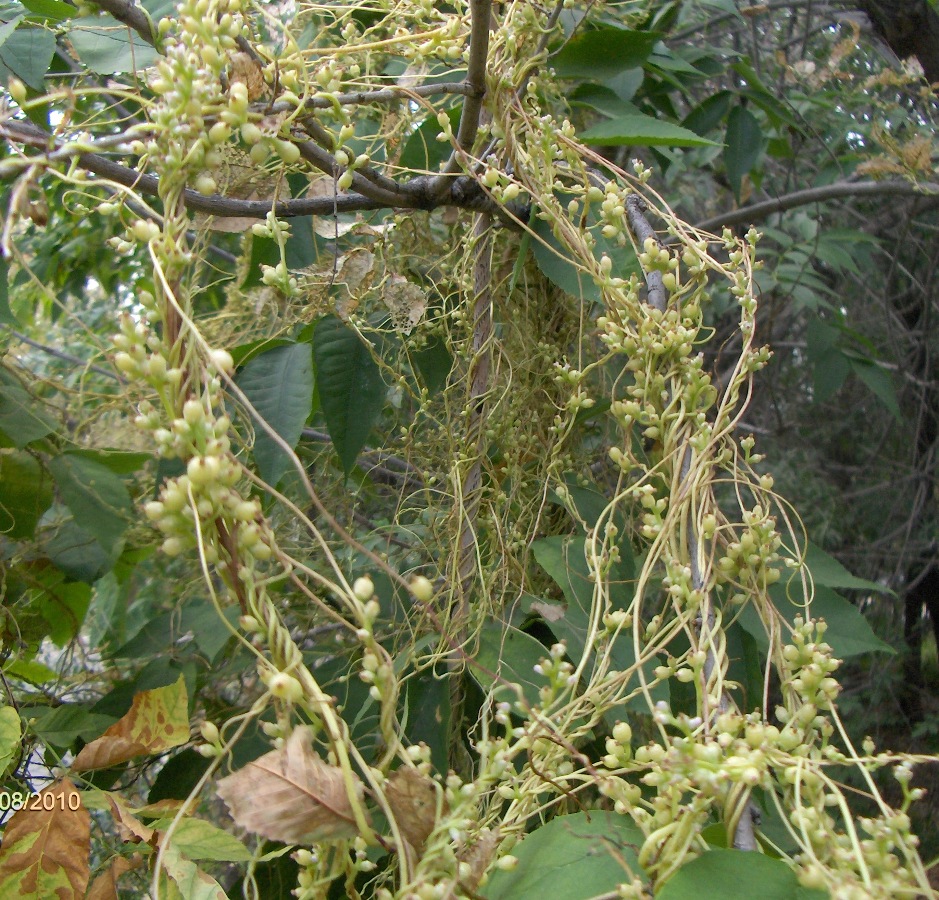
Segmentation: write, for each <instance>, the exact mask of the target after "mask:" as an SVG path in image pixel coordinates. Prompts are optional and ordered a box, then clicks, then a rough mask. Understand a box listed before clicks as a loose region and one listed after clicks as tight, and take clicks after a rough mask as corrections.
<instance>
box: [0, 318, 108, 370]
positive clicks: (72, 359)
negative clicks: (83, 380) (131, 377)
mask: <svg viewBox="0 0 939 900" xmlns="http://www.w3.org/2000/svg"><path fill="white" fill-rule="evenodd" d="M6 327H7V328H10V326H9V325H7V326H6ZM10 334H12V335H13V337H15V338H16V339H17V340H18V341H20V342H22V343H24V344H28V345H29V346H30V347H34V348H35V349H36V350H39V351H41V352H42V353H46V354H48V355H49V356H54V357H55V358H56V359H61V360H62V361H63V362H68V363H72V364H73V365H76V366H81V367H82V368H85V369H88V370H89V371H90V372H96V373H97V374H98V375H104V376H105V378H113V379H114V380H115V381H118V382H120V383H121V384H125V383H126V382H125V381H124V379H123V378H121V376H120V375H118V374H117V373H116V372H111V371H109V370H108V369H103V368H102V367H101V366H96V365H95V364H94V363H90V362H88V360H86V359H82V358H81V357H80V356H72V354H71V353H66V352H65V351H64V350H58V349H56V348H55V347H50V346H49V345H48V344H40V343H39V341H34V340H33V339H32V338H31V337H27V336H26V335H25V334H23V333H22V332H21V331H16V330H15V329H14V328H10Z"/></svg>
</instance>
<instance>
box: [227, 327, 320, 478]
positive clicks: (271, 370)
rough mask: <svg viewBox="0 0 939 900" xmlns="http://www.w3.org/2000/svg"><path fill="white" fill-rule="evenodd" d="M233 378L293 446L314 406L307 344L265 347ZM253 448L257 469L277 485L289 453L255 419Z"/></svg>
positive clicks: (288, 463)
mask: <svg viewBox="0 0 939 900" xmlns="http://www.w3.org/2000/svg"><path fill="white" fill-rule="evenodd" d="M236 380H237V383H238V387H240V388H241V390H242V391H244V393H245V396H247V398H248V400H250V401H251V405H252V406H253V407H254V408H255V410H256V411H257V413H258V414H259V415H260V416H261V417H262V418H263V419H264V420H265V421H266V422H267V423H268V424H269V425H270V426H271V427H272V428H273V429H274V431H275V432H277V434H278V435H280V437H282V438H283V439H284V441H285V442H286V443H287V444H288V446H290V448H291V449H293V448H295V447H296V446H297V442H298V441H299V440H300V434H301V433H302V431H303V426H304V424H305V423H306V420H307V419H308V418H309V415H310V412H311V410H312V409H313V354H312V352H311V349H310V345H309V344H289V345H288V346H286V347H274V348H273V349H271V350H266V351H265V352H263V353H260V354H259V355H258V356H255V357H254V358H253V359H252V360H251V361H250V362H249V363H248V364H247V365H246V366H245V367H244V369H242V371H241V372H239V373H238V377H237V379H236ZM252 452H253V453H254V461H255V462H256V463H257V467H258V473H259V474H260V476H261V477H262V478H263V479H264V480H265V481H266V482H267V483H268V484H270V485H276V484H277V482H278V481H280V479H281V478H282V477H283V474H284V472H286V471H287V469H288V468H289V467H290V457H288V456H287V454H286V453H284V451H283V450H282V449H281V448H280V447H279V446H278V445H277V444H276V443H275V441H274V439H273V438H272V437H271V436H270V435H269V434H268V433H267V432H266V431H265V430H264V429H263V428H262V427H261V426H260V425H259V424H257V423H254V448H253V451H252Z"/></svg>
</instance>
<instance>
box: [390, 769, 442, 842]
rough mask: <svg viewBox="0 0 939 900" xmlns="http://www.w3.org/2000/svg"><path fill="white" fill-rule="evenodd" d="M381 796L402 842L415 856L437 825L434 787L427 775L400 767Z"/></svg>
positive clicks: (432, 781) (392, 774) (435, 789)
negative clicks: (409, 846)
mask: <svg viewBox="0 0 939 900" xmlns="http://www.w3.org/2000/svg"><path fill="white" fill-rule="evenodd" d="M385 797H386V798H387V799H388V805H389V806H390V807H391V811H392V813H394V817H395V821H396V822H397V823H398V828H400V829H401V834H402V835H403V836H404V839H405V840H406V841H407V842H408V843H409V844H410V845H411V846H412V847H413V848H414V849H415V850H417V851H418V853H419V852H420V851H421V850H422V849H423V847H424V842H425V841H426V840H427V838H428V836H429V835H430V833H431V832H432V831H433V830H434V826H435V825H436V824H437V786H436V784H435V783H434V780H433V779H432V778H430V777H429V776H428V775H423V774H422V773H420V772H418V770H417V769H412V768H410V767H409V766H403V767H402V768H400V769H395V771H394V772H392V773H391V776H390V777H389V779H388V783H387V784H386V785H385Z"/></svg>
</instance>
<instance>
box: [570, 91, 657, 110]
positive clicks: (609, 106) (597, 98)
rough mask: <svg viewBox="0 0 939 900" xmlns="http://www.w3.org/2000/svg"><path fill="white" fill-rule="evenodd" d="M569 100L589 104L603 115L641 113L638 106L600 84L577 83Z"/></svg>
mask: <svg viewBox="0 0 939 900" xmlns="http://www.w3.org/2000/svg"><path fill="white" fill-rule="evenodd" d="M569 100H570V102H571V103H572V104H574V105H575V106H589V107H590V108H591V109H595V110H596V111H597V112H600V113H603V115H605V116H633V115H641V113H640V112H639V107H637V106H636V105H635V104H633V103H630V102H629V101H628V100H623V98H622V97H620V96H619V94H617V93H616V91H614V90H613V89H612V88H609V87H605V86H604V85H602V84H591V83H586V84H581V85H578V86H577V87H576V88H575V89H574V90H573V91H572V92H571V93H570V95H569Z"/></svg>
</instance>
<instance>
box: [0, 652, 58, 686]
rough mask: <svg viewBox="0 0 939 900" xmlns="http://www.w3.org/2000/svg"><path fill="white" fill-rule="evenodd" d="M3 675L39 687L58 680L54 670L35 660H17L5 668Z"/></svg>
mask: <svg viewBox="0 0 939 900" xmlns="http://www.w3.org/2000/svg"><path fill="white" fill-rule="evenodd" d="M3 674H4V675H5V676H6V677H7V678H18V679H19V680H20V681H25V682H27V683H29V684H34V685H36V686H37V687H41V686H42V685H45V684H47V683H48V682H49V681H52V680H54V679H56V678H58V675H57V674H56V673H55V671H54V670H53V669H50V668H49V667H48V666H46V665H43V664H42V663H41V662H36V660H34V659H15V660H13V662H11V663H9V664H8V665H6V666H4V667H3Z"/></svg>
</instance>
